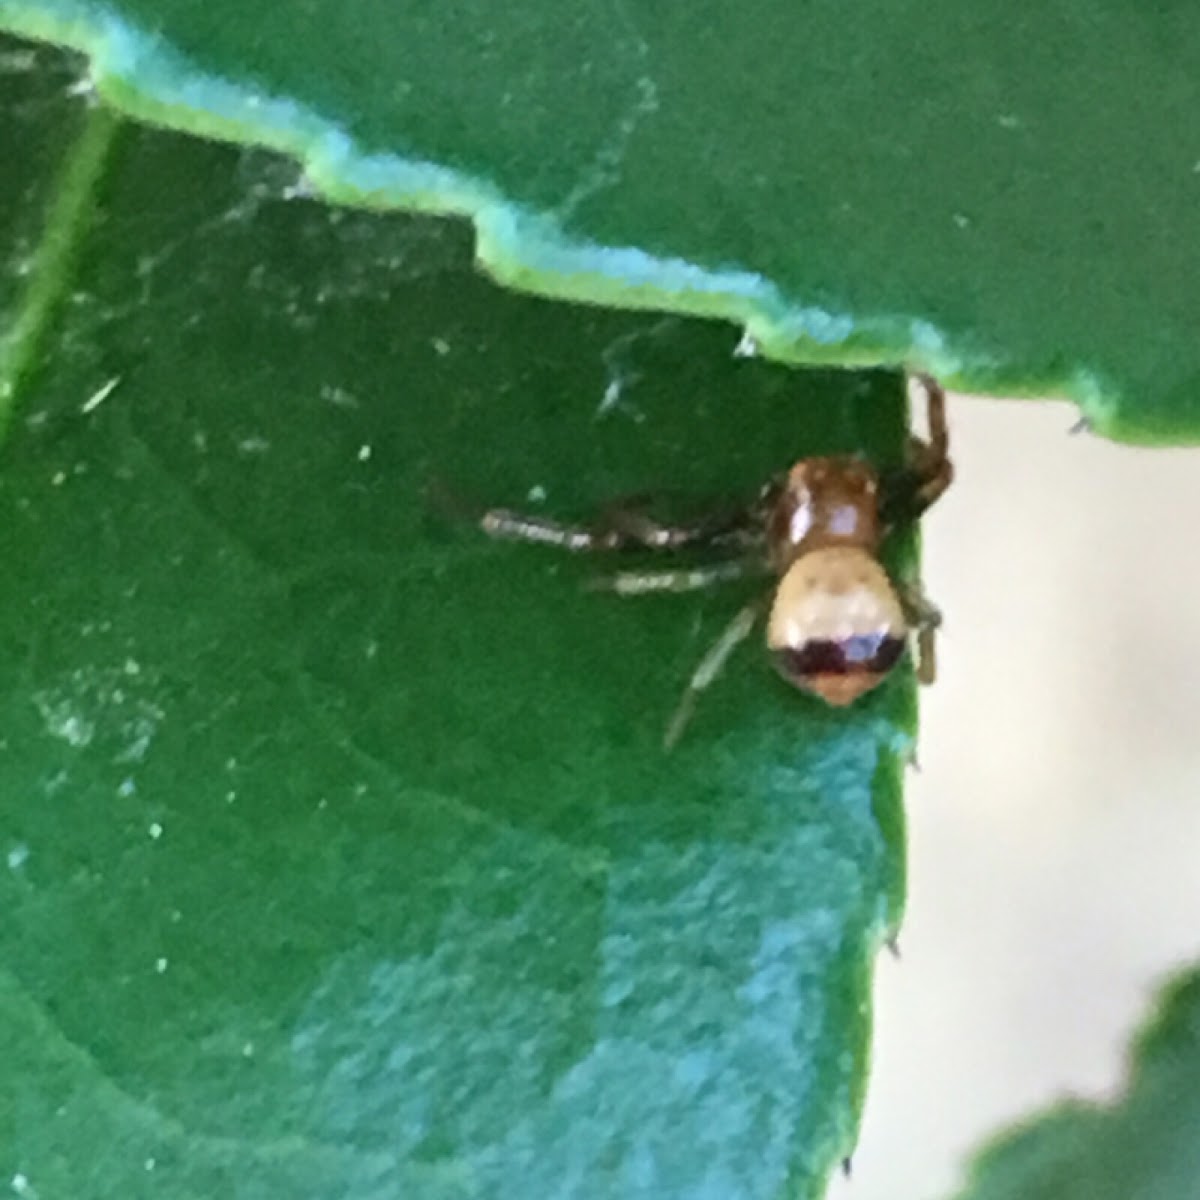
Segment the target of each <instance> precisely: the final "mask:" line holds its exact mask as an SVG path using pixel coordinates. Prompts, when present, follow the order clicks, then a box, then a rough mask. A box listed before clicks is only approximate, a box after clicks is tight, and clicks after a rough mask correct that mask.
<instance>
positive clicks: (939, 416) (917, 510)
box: [909, 375, 954, 517]
mask: <svg viewBox="0 0 1200 1200" xmlns="http://www.w3.org/2000/svg"><path fill="white" fill-rule="evenodd" d="M915 378H916V379H917V380H918V382H919V383H920V385H921V390H922V391H923V392H924V393H925V405H926V412H927V414H928V424H929V440H928V441H922V440H921V439H920V438H913V440H912V442H911V443H910V446H909V461H910V466H909V469H910V471H912V473H913V475H914V476H915V477H916V478H915V485H916V486H915V489H914V493H913V497H912V501H911V503H912V508H913V513H912V515H913V516H914V517H917V516H920V514H921V513H923V512H924V511H925V510H926V509H927V508H929V507H931V506H932V505H933V504H935V503H936V502H937V501H938V499H939V498H940V497H941V495H942V493H943V492H944V491H945V490H946V489H947V488H948V487H949V486H950V484H951V482H952V481H953V479H954V465H953V464H952V463H951V461H950V429H949V426H948V425H947V422H946V393H945V391H944V389H943V388H942V386H941V384H939V383H938V381H937V380H936V379H934V378H933V376H932V375H917V376H915Z"/></svg>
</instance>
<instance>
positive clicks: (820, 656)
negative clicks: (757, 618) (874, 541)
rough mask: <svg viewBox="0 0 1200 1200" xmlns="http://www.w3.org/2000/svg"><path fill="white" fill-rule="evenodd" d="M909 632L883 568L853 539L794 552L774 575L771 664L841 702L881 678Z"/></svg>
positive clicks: (809, 688) (796, 683) (829, 699)
mask: <svg viewBox="0 0 1200 1200" xmlns="http://www.w3.org/2000/svg"><path fill="white" fill-rule="evenodd" d="M907 637H908V625H907V622H906V621H905V619H904V613H903V610H902V608H901V605H900V600H899V598H898V597H897V595H896V592H895V589H894V588H893V587H892V584H891V581H890V580H889V579H888V577H887V573H886V572H885V571H884V569H883V567H882V566H880V564H879V563H878V562H877V561H876V560H875V558H873V557H872V555H871V554H870V553H868V551H866V550H865V549H862V548H860V547H857V546H841V547H829V548H826V549H822V550H812V551H810V552H809V553H807V554H802V555H801V556H800V557H799V558H797V559H796V561H795V562H793V563H792V565H791V566H790V567H789V568H788V569H787V571H786V572H785V573H784V575H783V577H782V578H781V579H780V581H779V587H778V589H777V591H776V593H775V599H774V602H773V604H772V606H771V615H770V618H769V620H768V622H767V646H768V648H769V649H770V651H771V657H772V660H773V662H774V664H775V668H776V670H778V671H779V673H780V674H781V675H782V676H783V677H784V678H785V679H786V680H787V681H788V682H789V683H791V684H793V685H794V686H796V687H798V688H801V689H802V690H804V691H806V692H812V693H813V694H814V695H817V696H820V697H821V699H822V700H824V701H826V702H827V703H829V704H833V705H838V706H841V705H845V704H850V703H852V702H853V701H854V700H857V699H858V697H859V696H861V695H862V694H863V693H864V692H867V691H870V689H871V688H873V687H875V686H876V685H877V684H879V683H880V682H882V680H883V679H884V677H885V676H886V675H887V673H888V672H889V671H890V670H891V669H892V667H893V666H895V664H896V663H897V662H898V661H899V659H900V657H901V656H902V655H903V653H904V647H905V643H906V640H907Z"/></svg>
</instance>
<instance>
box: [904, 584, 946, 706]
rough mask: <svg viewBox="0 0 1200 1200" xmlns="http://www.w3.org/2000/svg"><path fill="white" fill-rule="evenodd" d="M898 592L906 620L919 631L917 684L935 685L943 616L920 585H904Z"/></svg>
mask: <svg viewBox="0 0 1200 1200" xmlns="http://www.w3.org/2000/svg"><path fill="white" fill-rule="evenodd" d="M897 591H898V595H899V596H900V607H901V608H902V609H903V611H904V619H905V620H906V621H907V622H908V623H909V625H910V626H911V627H912V628H913V629H915V630H916V631H917V682H918V683H922V684H927V683H933V682H934V680H935V679H936V678H937V631H938V629H939V628H940V627H941V624H942V614H941V612H940V611H939V609H938V608H937V606H936V605H935V604H933V602H932V601H931V600H930V599H929V597H928V596H926V595H925V592H924V591H923V590H922V588H921V585H920V584H919V583H908V584H904V585H902V586H901V587H900V588H898V589H897Z"/></svg>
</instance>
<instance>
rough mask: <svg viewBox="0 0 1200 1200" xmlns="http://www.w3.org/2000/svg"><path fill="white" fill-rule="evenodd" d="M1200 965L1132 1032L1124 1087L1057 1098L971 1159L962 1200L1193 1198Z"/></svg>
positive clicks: (1197, 1159) (1199, 1099) (1198, 1171)
mask: <svg viewBox="0 0 1200 1200" xmlns="http://www.w3.org/2000/svg"><path fill="white" fill-rule="evenodd" d="M1197 1130H1200V972H1198V971H1192V972H1191V973H1190V974H1187V975H1184V976H1182V977H1181V978H1180V979H1178V980H1177V981H1176V982H1175V983H1173V984H1172V985H1171V986H1170V987H1169V988H1168V989H1167V990H1166V993H1165V995H1164V996H1163V997H1162V1000H1161V1005H1160V1009H1159V1012H1158V1013H1157V1015H1156V1016H1155V1017H1154V1019H1153V1021H1152V1022H1151V1023H1150V1025H1149V1026H1148V1028H1147V1029H1146V1030H1145V1031H1144V1032H1143V1033H1142V1034H1141V1035H1140V1036H1139V1037H1138V1039H1137V1042H1136V1045H1135V1047H1134V1053H1133V1061H1132V1065H1131V1069H1130V1079H1129V1083H1128V1085H1127V1087H1126V1091H1125V1094H1124V1095H1123V1096H1122V1097H1121V1099H1120V1100H1118V1101H1117V1102H1115V1103H1113V1104H1111V1105H1100V1104H1084V1103H1080V1102H1074V1103H1067V1104H1062V1105H1060V1106H1059V1107H1058V1108H1057V1109H1055V1110H1053V1111H1051V1112H1050V1113H1048V1114H1046V1115H1045V1116H1042V1117H1039V1118H1037V1119H1036V1120H1032V1121H1030V1122H1029V1123H1028V1124H1027V1125H1026V1126H1025V1127H1024V1128H1022V1129H1018V1130H1017V1131H1016V1132H1014V1133H1010V1134H1007V1135H1006V1136H1004V1137H1003V1138H1001V1139H999V1140H998V1141H997V1142H996V1143H995V1144H994V1145H993V1146H991V1147H989V1148H988V1149H987V1150H985V1151H984V1152H983V1153H982V1154H981V1155H980V1156H979V1159H978V1160H977V1162H976V1163H975V1166H974V1169H973V1171H972V1179H971V1182H970V1184H969V1185H968V1187H967V1188H966V1189H965V1190H964V1191H963V1192H962V1194H961V1200H1130V1197H1137V1198H1138V1200H1192V1197H1194V1196H1195V1195H1196V1187H1197V1180H1200V1137H1198V1136H1197Z"/></svg>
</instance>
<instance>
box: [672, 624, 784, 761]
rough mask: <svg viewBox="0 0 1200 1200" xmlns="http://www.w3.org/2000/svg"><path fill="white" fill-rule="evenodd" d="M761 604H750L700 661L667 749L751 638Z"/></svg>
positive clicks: (681, 700)
mask: <svg viewBox="0 0 1200 1200" xmlns="http://www.w3.org/2000/svg"><path fill="white" fill-rule="evenodd" d="M761 607H762V605H761V602H760V601H758V600H756V601H754V602H753V603H752V604H747V605H746V606H745V608H743V609H742V610H741V611H740V612H739V613H738V614H737V615H736V616H735V617H734V618H733V620H732V621H730V622H729V624H728V625H727V626H726V627H725V629H724V631H723V632H722V634H721V636H720V637H719V638H717V640H716V641H715V642H714V643H713V644H712V646H710V647H709V649H708V652H707V653H706V654H705V656H704V657H703V658H702V659H701V660H700V664H699V666H697V667H696V669H695V671H693V672H692V677H691V679H690V680H689V681H688V685H687V687H686V688H685V689H684V693H683V695H682V696H681V697H680V698H679V704H678V706H677V707H676V709H675V712H674V713H673V714H672V716H671V719H670V721H669V722H668V723H667V728H666V731H665V733H664V734H663V749H664V750H670V749H672V747H674V746H675V744H676V743H677V742H678V741H679V739H680V737H682V736H683V731H684V729H686V728H687V723H688V721H690V720H691V717H692V713H693V712H694V711H695V708H696V700H697V698H698V697H699V695H700V693H701V692H702V691H704V689H705V688H707V687H708V686H709V685H710V684H711V683H712V682H713V680H715V679H716V678H717V676H718V675H719V674H720V673H721V669H722V668H723V667H724V666H725V664H726V662H728V661H729V656H730V655H731V654H732V653H733V652H734V650H736V649H737V648H738V646H740V645H741V644H742V642H744V641H745V640H746V638H748V637H749V636H750V633H751V631H752V630H753V629H754V625H755V622H756V621H757V620H758V614H759V611H760V609H761Z"/></svg>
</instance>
